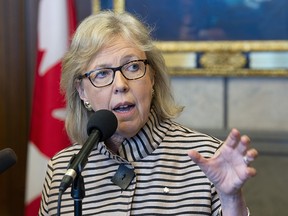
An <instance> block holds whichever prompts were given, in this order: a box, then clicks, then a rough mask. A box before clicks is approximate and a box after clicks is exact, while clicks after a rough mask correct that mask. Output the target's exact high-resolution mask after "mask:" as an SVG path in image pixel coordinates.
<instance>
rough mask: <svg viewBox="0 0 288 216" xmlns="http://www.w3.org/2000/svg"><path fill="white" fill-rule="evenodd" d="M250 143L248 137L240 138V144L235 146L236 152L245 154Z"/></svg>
mask: <svg viewBox="0 0 288 216" xmlns="http://www.w3.org/2000/svg"><path fill="white" fill-rule="evenodd" d="M250 142H251V140H250V138H249V137H248V136H246V135H243V136H241V138H240V142H239V144H238V145H237V146H236V148H237V150H238V151H239V152H240V153H241V154H243V155H244V154H246V152H247V149H248V148H249V145H250Z"/></svg>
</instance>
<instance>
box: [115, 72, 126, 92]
mask: <svg viewBox="0 0 288 216" xmlns="http://www.w3.org/2000/svg"><path fill="white" fill-rule="evenodd" d="M113 84H114V88H115V90H114V92H115V93H119V92H126V91H128V89H129V85H128V80H127V79H126V78H125V77H124V76H123V74H122V73H121V71H116V72H115V77H114V81H113Z"/></svg>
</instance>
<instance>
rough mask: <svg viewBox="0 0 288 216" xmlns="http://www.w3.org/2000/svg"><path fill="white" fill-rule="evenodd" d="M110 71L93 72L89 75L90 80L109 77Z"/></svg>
mask: <svg viewBox="0 0 288 216" xmlns="http://www.w3.org/2000/svg"><path fill="white" fill-rule="evenodd" d="M111 73H112V71H111V70H108V69H100V70H95V71H94V72H93V73H91V74H90V78H91V79H92V80H96V79H105V78H107V77H109V76H110V75H111Z"/></svg>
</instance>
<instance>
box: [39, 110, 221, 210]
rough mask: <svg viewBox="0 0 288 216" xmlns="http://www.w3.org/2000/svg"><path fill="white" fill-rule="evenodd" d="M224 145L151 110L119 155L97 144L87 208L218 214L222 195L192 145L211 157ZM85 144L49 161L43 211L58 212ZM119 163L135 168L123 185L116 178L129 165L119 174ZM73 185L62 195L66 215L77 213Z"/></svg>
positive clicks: (88, 169)
mask: <svg viewBox="0 0 288 216" xmlns="http://www.w3.org/2000/svg"><path fill="white" fill-rule="evenodd" d="M220 145H221V141H219V140H218V139H216V138H214V137H212V136H209V135H206V134H202V133H199V132H196V131H193V130H190V129H188V128H186V127H184V126H182V125H180V124H178V123H175V122H173V121H171V120H165V121H161V122H160V121H159V119H158V118H157V116H156V114H155V113H154V111H153V110H152V112H151V114H150V116H149V120H148V122H147V123H146V125H145V126H144V127H143V128H142V129H141V130H140V131H139V133H138V134H137V135H136V136H134V137H132V138H130V139H126V140H124V142H123V143H122V145H121V147H120V149H119V153H118V154H117V155H115V154H113V153H111V152H110V151H109V150H107V148H106V147H105V145H104V143H103V142H100V143H99V144H98V145H96V146H95V147H94V149H93V150H92V152H91V154H90V156H89V158H88V163H87V165H86V166H85V169H84V170H83V171H82V176H83V177H84V182H85V193H86V195H85V198H84V199H83V203H82V210H83V211H82V212H83V213H82V214H83V215H109V216H110V215H117V216H122V215H218V211H219V209H220V201H219V198H218V195H217V193H216V191H215V188H214V186H213V184H212V183H211V182H210V181H209V180H208V179H207V177H206V176H205V174H204V173H203V172H202V171H201V169H200V168H199V167H198V166H197V165H196V164H195V163H194V162H193V161H192V160H191V159H190V158H189V157H188V155H187V151H188V150H190V149H194V150H197V151H198V152H199V153H201V154H202V155H204V156H205V157H211V156H212V155H213V154H214V152H215V151H216V150H217V148H218V147H219V146H220ZM80 149H81V146H80V145H78V144H74V145H72V146H70V147H68V148H66V149H64V150H62V151H60V152H59V153H58V154H56V155H55V156H54V157H53V158H52V159H51V160H50V161H49V164H48V168H47V173H46V178H45V182H44V186H43V191H42V201H41V207H40V210H39V216H42V215H56V213H57V206H58V204H57V200H58V194H59V185H60V182H61V180H62V178H63V175H64V174H65V173H66V171H67V166H68V163H69V161H70V159H71V157H72V156H73V155H74V154H76V153H77V152H78V151H79V150H80ZM120 165H122V166H121V169H122V168H126V167H127V168H129V170H130V171H132V174H133V172H134V175H132V177H131V178H130V179H128V180H129V181H128V186H127V188H124V189H123V188H120V187H119V186H118V185H117V180H116V183H115V181H114V180H113V181H112V179H118V180H119V179H120V181H121V178H124V177H126V176H125V175H126V171H124V175H123V172H121V169H120V171H118V174H119V173H120V174H119V175H120V178H118V177H119V175H117V174H116V172H117V170H118V168H119V167H120ZM123 165H124V167H123ZM122 171H123V170H122ZM130 180H131V182H130ZM120 186H121V184H120ZM70 190H71V189H70V188H68V189H67V190H66V192H65V193H64V194H63V196H62V203H61V215H74V199H73V198H72V197H71V195H70Z"/></svg>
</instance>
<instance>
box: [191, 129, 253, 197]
mask: <svg viewBox="0 0 288 216" xmlns="http://www.w3.org/2000/svg"><path fill="white" fill-rule="evenodd" d="M249 145H250V139H249V137H247V136H245V135H244V136H241V135H240V133H239V131H238V130H237V129H232V131H231V132H230V134H229V135H228V137H227V139H226V141H225V142H224V143H223V145H222V146H221V147H220V148H219V149H218V151H217V152H216V153H215V155H214V156H213V157H211V158H204V157H203V156H201V155H200V154H199V153H198V152H197V151H194V150H190V151H189V152H188V155H189V156H190V158H191V159H192V160H193V161H194V162H195V163H196V164H198V166H199V167H200V168H201V169H202V171H203V172H204V173H205V174H206V176H207V177H208V179H209V180H210V181H211V182H212V183H213V184H214V185H215V188H216V190H217V192H218V193H219V195H223V196H231V195H232V196H233V195H236V194H239V191H240V190H241V188H242V186H243V185H244V183H245V182H246V181H247V180H248V179H249V178H251V177H253V176H255V175H256V170H255V168H253V167H250V162H252V161H253V160H254V159H255V158H256V157H257V155H258V152H257V151H256V150H255V149H249Z"/></svg>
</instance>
